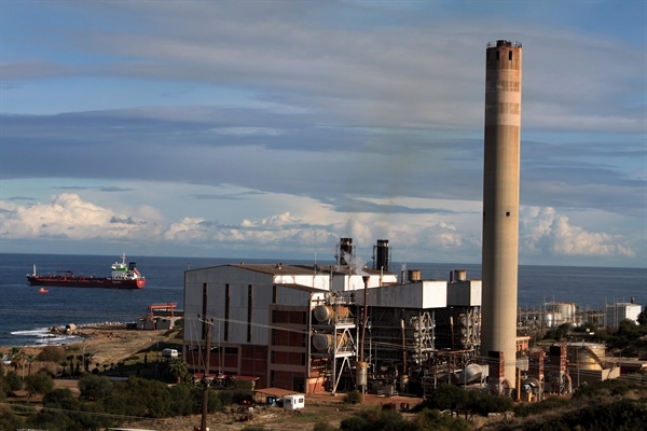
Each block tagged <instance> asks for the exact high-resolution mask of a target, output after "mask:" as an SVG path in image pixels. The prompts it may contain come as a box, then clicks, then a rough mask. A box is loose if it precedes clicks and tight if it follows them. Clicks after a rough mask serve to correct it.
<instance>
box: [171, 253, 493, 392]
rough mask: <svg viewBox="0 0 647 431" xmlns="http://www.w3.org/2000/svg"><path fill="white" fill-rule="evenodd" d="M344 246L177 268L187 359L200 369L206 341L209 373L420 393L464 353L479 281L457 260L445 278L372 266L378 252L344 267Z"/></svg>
mask: <svg viewBox="0 0 647 431" xmlns="http://www.w3.org/2000/svg"><path fill="white" fill-rule="evenodd" d="M341 245H343V241H342V242H341ZM381 245H382V246H384V245H385V244H384V243H382V244H381ZM344 251H345V253H338V256H337V264H336V265H283V264H267V265H257V264H244V263H240V264H232V265H222V266H215V267H210V268H199V269H191V270H187V271H186V272H185V282H184V284H185V285H184V316H185V323H184V336H183V340H184V342H183V344H184V348H183V355H184V359H185V361H186V362H187V364H188V365H189V368H190V369H192V370H193V371H194V372H195V373H198V374H200V373H202V372H203V371H204V369H205V363H206V357H207V355H206V352H205V348H206V346H207V344H208V345H209V355H208V356H209V365H208V374H209V375H212V376H213V375H215V376H218V375H221V376H222V375H229V376H246V377H255V378H258V381H257V384H256V387H257V388H266V387H277V388H282V389H288V390H293V391H296V392H306V393H310V392H317V391H324V390H326V391H331V392H336V391H337V390H345V389H350V388H352V387H360V388H362V389H363V390H370V391H375V392H380V391H385V392H387V393H393V392H397V391H405V392H412V393H416V392H417V393H420V392H424V391H425V390H426V388H429V386H430V385H433V381H434V379H435V381H437V380H438V378H439V376H441V375H444V376H447V378H448V379H449V378H451V377H450V376H449V374H451V373H452V372H453V371H454V370H453V368H452V367H458V366H459V364H464V363H466V361H470V360H474V359H475V356H476V353H477V349H478V344H479V343H480V302H481V295H480V293H481V282H480V280H468V279H467V277H466V273H465V271H463V270H457V271H454V272H452V274H451V275H450V277H449V278H450V280H449V281H446V280H422V279H420V273H419V271H416V270H413V271H409V272H408V276H407V277H406V278H405V279H402V278H398V275H396V274H392V273H388V272H385V271H384V270H383V268H384V267H385V266H387V265H388V262H379V263H378V262H376V263H375V264H374V266H378V264H379V267H380V269H375V268H364V267H362V268H356V267H354V266H353V258H352V256H353V253H352V248H351V249H350V250H344ZM382 251H384V250H382ZM342 259H343V260H342ZM439 329H440V330H439ZM207 335H208V336H209V340H208V342H207V339H206V337H207ZM452 352H456V355H458V356H459V357H458V358H456V357H454V356H452V355H453V353H452Z"/></svg>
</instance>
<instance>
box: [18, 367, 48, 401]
mask: <svg viewBox="0 0 647 431" xmlns="http://www.w3.org/2000/svg"><path fill="white" fill-rule="evenodd" d="M53 389H54V379H52V378H51V377H50V376H48V375H47V374H45V373H36V374H32V375H30V376H27V377H25V390H26V391H27V401H29V398H31V396H32V395H34V394H43V395H44V394H46V393H48V392H50V391H52V390H53Z"/></svg>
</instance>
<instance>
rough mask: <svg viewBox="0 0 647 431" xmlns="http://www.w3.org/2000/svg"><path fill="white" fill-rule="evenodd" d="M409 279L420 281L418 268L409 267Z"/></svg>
mask: <svg viewBox="0 0 647 431" xmlns="http://www.w3.org/2000/svg"><path fill="white" fill-rule="evenodd" d="M408 275H409V281H420V278H421V276H420V270H419V269H410V270H409V271H408Z"/></svg>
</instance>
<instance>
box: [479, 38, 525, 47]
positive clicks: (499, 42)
mask: <svg viewBox="0 0 647 431" xmlns="http://www.w3.org/2000/svg"><path fill="white" fill-rule="evenodd" d="M498 46H510V47H513V48H521V42H517V41H516V40H512V41H510V40H496V41H493V42H488V43H487V47H488V48H496V47H498Z"/></svg>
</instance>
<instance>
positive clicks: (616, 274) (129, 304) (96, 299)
mask: <svg viewBox="0 0 647 431" xmlns="http://www.w3.org/2000/svg"><path fill="white" fill-rule="evenodd" d="M117 261H121V257H120V256H104V255H65V254H27V253H0V316H2V317H3V323H4V324H3V327H2V328H1V329H0V346H27V345H30V346H34V345H37V346H40V345H47V344H66V343H69V342H72V341H78V340H73V339H69V338H65V337H59V336H56V337H54V336H52V335H51V334H48V329H49V328H51V327H52V326H65V325H67V324H70V323H74V324H77V325H78V324H88V323H101V322H131V321H133V320H135V319H137V318H138V317H141V316H143V315H144V314H145V313H146V311H147V307H148V306H149V305H151V304H158V303H176V304H177V306H178V308H179V309H182V308H183V289H184V286H183V284H184V271H185V270H187V269H190V268H192V269H195V268H203V267H209V266H217V265H225V264H230V263H240V262H247V263H276V262H275V261H274V260H272V259H241V258H204V257H168V256H126V261H128V262H130V261H135V262H136V263H137V268H138V269H139V271H140V272H141V273H142V274H143V275H144V276H145V277H146V280H147V283H146V286H145V287H144V288H143V289H139V290H118V289H104V288H72V287H50V288H48V290H49V293H47V294H40V293H38V287H34V286H30V285H29V283H28V282H27V278H26V276H27V274H31V273H32V270H33V266H34V265H36V269H37V272H38V273H39V274H47V273H54V272H58V271H65V270H71V271H73V272H74V273H75V274H83V275H88V276H90V275H94V276H96V277H105V276H108V275H109V274H110V265H111V264H112V263H114V262H117ZM281 261H282V263H284V264H312V263H313V261H312V260H303V259H302V260H298V259H294V260H290V259H282V260H281ZM319 263H322V264H333V263H334V261H333V260H332V259H331V260H329V261H326V260H319ZM367 264H368V266H370V264H371V263H370V262H368V263H367ZM389 269H390V272H392V273H400V272H401V271H402V270H412V269H417V270H420V272H421V277H422V278H423V279H436V280H448V279H449V274H450V272H451V271H453V270H456V269H464V270H466V272H467V277H468V278H469V279H480V277H481V266H480V265H479V264H452V263H421V262H414V263H412V262H407V263H400V262H392V263H390V266H389ZM518 280H519V281H518V286H519V290H518V304H519V306H520V307H524V308H530V307H541V306H542V304H544V303H545V302H568V303H576V304H577V305H578V306H579V307H580V308H581V309H584V310H596V309H603V308H604V306H605V304H613V303H617V302H630V301H632V300H633V301H634V302H636V303H638V304H641V305H643V306H644V305H645V304H647V289H646V287H647V268H612V267H574V266H538V265H520V266H519V279H518Z"/></svg>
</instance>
